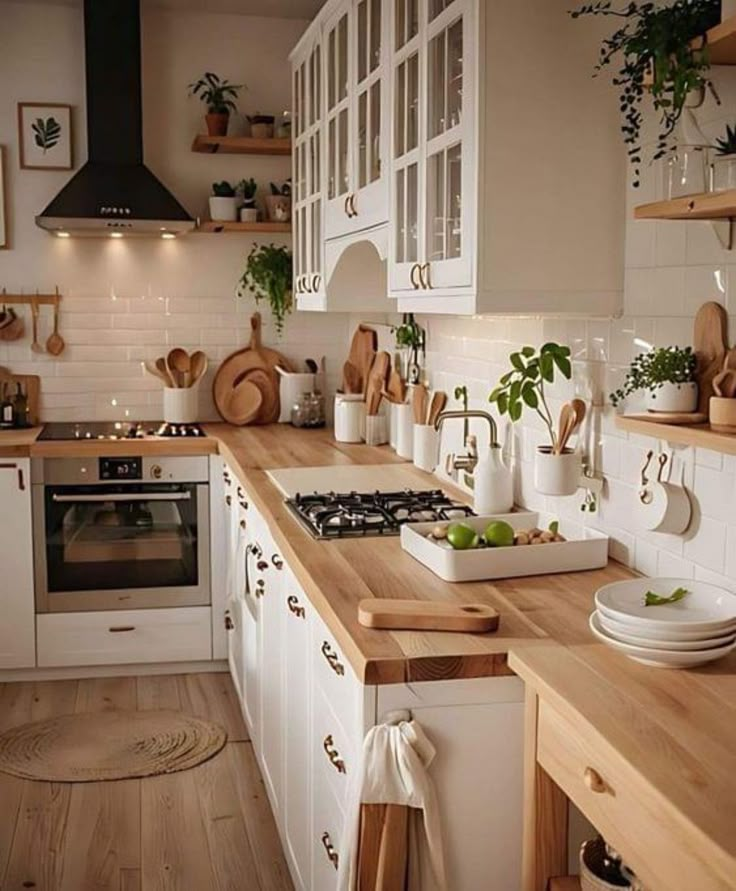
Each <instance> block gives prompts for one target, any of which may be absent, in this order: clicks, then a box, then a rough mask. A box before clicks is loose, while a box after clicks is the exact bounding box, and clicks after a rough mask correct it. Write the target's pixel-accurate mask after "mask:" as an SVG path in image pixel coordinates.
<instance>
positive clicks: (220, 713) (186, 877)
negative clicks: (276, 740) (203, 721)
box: [0, 674, 293, 891]
mask: <svg viewBox="0 0 736 891" xmlns="http://www.w3.org/2000/svg"><path fill="white" fill-rule="evenodd" d="M115 708H121V709H153V708H168V709H178V710H179V709H180V710H182V711H185V712H188V713H189V714H192V715H196V716H198V717H201V718H207V719H210V720H213V721H217V722H219V723H221V724H222V725H224V726H225V727H226V728H227V731H228V743H227V745H226V746H225V748H224V749H223V750H222V751H221V752H220V753H219V754H218V755H216V756H215V757H214V758H212V759H211V760H210V761H208V762H206V763H205V764H202V765H200V766H199V767H196V768H194V769H193V770H189V771H183V772H181V773H175V774H171V775H169V776H160V777H151V778H149V779H143V780H122V781H119V782H110V783H72V784H67V783H35V782H30V781H27V780H20V779H18V778H16V777H12V776H9V775H7V774H4V773H0V889H2V891H23V889H27V888H34V889H36V891H291V889H292V888H293V886H292V883H291V880H290V878H289V872H288V868H287V866H286V861H285V860H284V856H283V852H282V849H281V844H280V842H279V838H278V833H277V830H276V826H275V823H274V820H273V815H272V814H271V809H270V806H269V803H268V797H267V795H266V791H265V789H264V786H263V780H262V779H261V775H260V773H259V770H258V765H257V764H256V760H255V756H254V754H253V747H252V745H251V743H250V742H249V741H248V735H247V731H246V728H245V725H244V723H243V719H242V716H241V713H240V708H239V706H238V702H237V698H236V693H235V690H234V688H233V686H232V683H231V681H230V677H229V675H227V674H192V675H176V676H174V675H167V676H160V677H137V678H136V677H124V678H93V679H89V680H80V681H39V682H29V683H14V684H0V732H2V731H3V730H5V729H7V728H8V727H12V726H15V725H17V724H24V723H26V722H28V721H38V720H41V719H43V718H46V717H51V716H53V715H60V714H69V713H70V712H74V711H77V712H90V711H91V712H94V711H103V710H105V709H115Z"/></svg>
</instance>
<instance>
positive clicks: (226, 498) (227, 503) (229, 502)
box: [225, 495, 233, 507]
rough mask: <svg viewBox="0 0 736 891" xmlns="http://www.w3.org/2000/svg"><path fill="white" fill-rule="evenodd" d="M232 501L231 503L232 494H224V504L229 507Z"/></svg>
mask: <svg viewBox="0 0 736 891" xmlns="http://www.w3.org/2000/svg"><path fill="white" fill-rule="evenodd" d="M232 503H233V496H232V495H226V496H225V504H226V505H227V506H228V507H230V506H231V505H232Z"/></svg>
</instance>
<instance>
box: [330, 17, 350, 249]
mask: <svg viewBox="0 0 736 891" xmlns="http://www.w3.org/2000/svg"><path fill="white" fill-rule="evenodd" d="M351 21H352V3H345V4H343V5H341V6H340V7H339V9H338V10H337V12H336V13H335V15H334V16H333V17H332V18H331V19H330V20H328V22H327V23H326V25H325V29H324V38H323V45H324V52H325V85H326V103H327V105H326V110H325V111H326V113H325V122H326V128H325V129H326V138H327V146H326V151H327V166H326V178H327V181H326V183H325V185H326V190H325V191H326V201H327V206H326V226H327V236H328V237H330V236H331V235H339V234H342V233H343V232H345V231H349V229H350V225H349V222H350V220H351V212H350V210H349V204H350V190H351V177H350V174H351V169H352V144H351V140H350V131H351V129H352V121H351V117H352V113H353V109H352V106H351V101H350V89H349V87H350V83H349V80H350V71H349V67H350V63H351V62H352V61H353V60H352V59H351V54H350V32H351V30H352V27H351Z"/></svg>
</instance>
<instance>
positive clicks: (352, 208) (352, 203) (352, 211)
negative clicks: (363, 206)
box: [348, 192, 358, 219]
mask: <svg viewBox="0 0 736 891" xmlns="http://www.w3.org/2000/svg"><path fill="white" fill-rule="evenodd" d="M348 207H349V208H350V218H351V219H352V218H353V217H357V216H358V211H357V210H356V209H355V192H353V193H352V194H351V195H350V201H349V202H348Z"/></svg>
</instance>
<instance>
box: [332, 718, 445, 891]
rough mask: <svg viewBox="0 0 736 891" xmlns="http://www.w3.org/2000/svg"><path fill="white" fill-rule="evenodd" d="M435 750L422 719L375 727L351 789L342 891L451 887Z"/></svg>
mask: <svg viewBox="0 0 736 891" xmlns="http://www.w3.org/2000/svg"><path fill="white" fill-rule="evenodd" d="M406 717H407V718H408V717H409V716H408V714H407V715H406ZM434 756H435V749H434V746H433V745H432V743H431V742H430V741H429V739H428V738H427V736H426V734H425V733H424V730H423V729H422V728H421V726H420V725H419V724H418V723H417V722H416V721H413V720H403V719H401V720H397V721H395V722H392V721H390V720H389V722H387V723H384V724H379V725H378V726H376V727H373V728H372V729H371V730H370V731H369V732H368V734H367V735H366V738H365V742H364V743H363V759H362V764H361V767H360V770H359V771H358V772H357V773H356V775H355V776H354V777H353V780H352V783H351V787H350V791H349V795H348V809H347V816H346V823H345V836H344V840H343V844H342V846H341V847H342V850H341V856H340V868H339V873H338V891H447V887H448V886H447V881H446V879H445V862H444V855H443V850H442V833H441V826H440V815H439V807H438V803H437V794H436V792H435V788H434V784H433V782H432V779H431V777H430V776H429V766H430V765H431V763H432V761H433V760H434Z"/></svg>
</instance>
